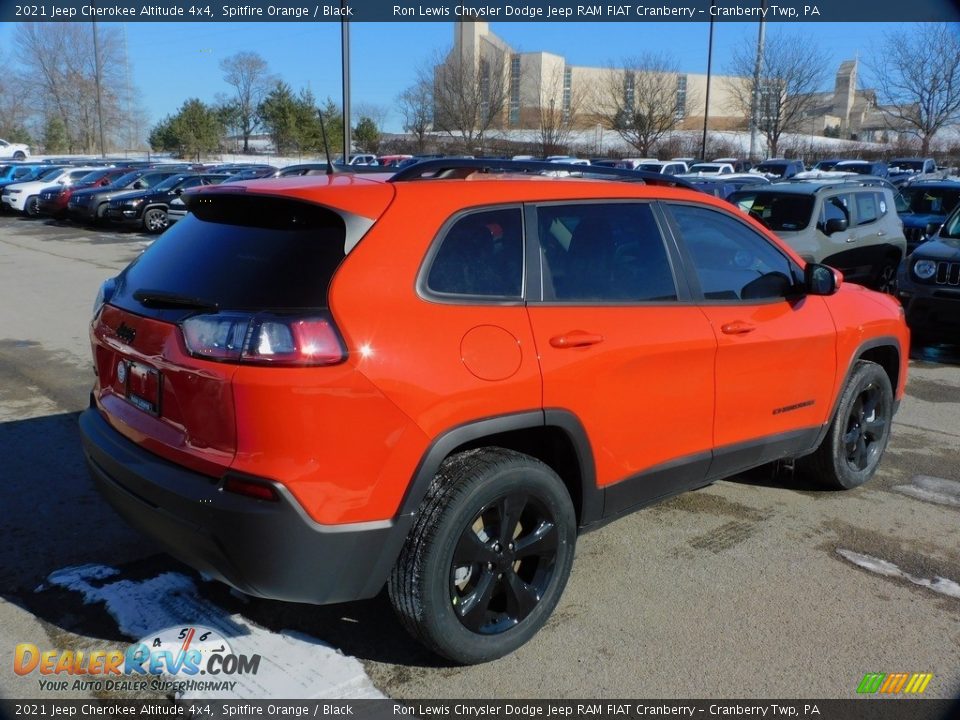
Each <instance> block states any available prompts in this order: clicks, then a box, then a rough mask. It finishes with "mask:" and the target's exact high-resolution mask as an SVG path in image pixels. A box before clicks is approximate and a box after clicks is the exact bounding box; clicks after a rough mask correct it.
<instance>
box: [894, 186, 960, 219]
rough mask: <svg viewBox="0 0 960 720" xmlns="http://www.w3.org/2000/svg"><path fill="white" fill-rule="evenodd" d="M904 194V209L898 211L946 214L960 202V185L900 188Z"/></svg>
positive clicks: (919, 213)
mask: <svg viewBox="0 0 960 720" xmlns="http://www.w3.org/2000/svg"><path fill="white" fill-rule="evenodd" d="M900 194H901V195H903V199H904V206H905V207H904V209H903V210H899V209H898V212H911V213H917V214H918V215H946V214H947V213H948V212H950V211H951V210H953V208H955V207H956V206H957V205H958V204H960V186H958V187H957V188H956V189H953V188H921V187H912V188H911V187H907V188H902V189H901V190H900Z"/></svg>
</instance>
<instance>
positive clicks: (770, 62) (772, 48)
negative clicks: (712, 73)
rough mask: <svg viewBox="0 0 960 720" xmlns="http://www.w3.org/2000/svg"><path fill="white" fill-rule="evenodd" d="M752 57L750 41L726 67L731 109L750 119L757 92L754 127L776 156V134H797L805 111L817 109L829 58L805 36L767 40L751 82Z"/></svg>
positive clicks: (740, 46) (737, 48)
mask: <svg viewBox="0 0 960 720" xmlns="http://www.w3.org/2000/svg"><path fill="white" fill-rule="evenodd" d="M756 53H757V51H756V46H755V45H754V44H753V43H752V42H751V41H744V42H741V43H739V44H737V45H735V46H734V49H733V51H732V53H731V58H730V63H729V65H728V74H729V75H731V76H732V78H731V79H730V80H729V81H728V83H727V91H728V93H729V97H730V100H731V104H732V107H731V110H733V111H734V112H737V113H742V115H743V117H744V118H750V116H751V112H752V108H753V98H754V90H755V89H756V90H757V97H758V98H759V104H758V106H757V122H758V125H757V127H758V129H759V131H760V132H761V133H762V134H763V136H764V138H765V139H766V141H767V149H768V152H769V154H770V155H771V156H776V154H777V146H778V145H779V143H780V136H781V135H783V134H784V133H785V132H795V131H798V130H799V129H800V128H801V125H802V123H803V120H804V119H805V117H806V116H807V115H808V113H809V111H811V110H812V109H813V108H814V107H815V106H816V105H817V103H818V97H817V95H816V93H817V91H818V90H820V89H821V87H822V85H823V82H824V79H825V78H826V76H827V55H826V53H824V52H823V51H822V50H821V49H820V48H819V47H818V46H817V45H816V43H814V42H813V41H812V40H811V39H810V36H809V35H803V36H800V35H785V34H782V33H781V34H774V35H771V36H768V37H767V40H766V44H765V46H764V51H763V61H762V62H761V63H760V76H759V79H757V80H755V78H754V69H755V67H756V62H757V54H756Z"/></svg>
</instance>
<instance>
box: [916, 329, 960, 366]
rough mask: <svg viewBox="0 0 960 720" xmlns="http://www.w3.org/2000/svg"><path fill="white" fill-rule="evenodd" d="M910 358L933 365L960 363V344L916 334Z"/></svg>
mask: <svg viewBox="0 0 960 720" xmlns="http://www.w3.org/2000/svg"><path fill="white" fill-rule="evenodd" d="M910 359H911V360H913V361H916V362H922V363H930V364H931V365H960V344H957V343H949V342H939V341H936V340H933V339H928V338H924V337H919V336H915V337H914V338H913V339H912V341H911V343H910Z"/></svg>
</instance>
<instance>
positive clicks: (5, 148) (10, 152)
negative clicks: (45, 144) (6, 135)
mask: <svg viewBox="0 0 960 720" xmlns="http://www.w3.org/2000/svg"><path fill="white" fill-rule="evenodd" d="M28 157H30V146H29V145H24V144H23V143H12V142H7V141H6V140H0V159H2V160H26V159H27V158H28Z"/></svg>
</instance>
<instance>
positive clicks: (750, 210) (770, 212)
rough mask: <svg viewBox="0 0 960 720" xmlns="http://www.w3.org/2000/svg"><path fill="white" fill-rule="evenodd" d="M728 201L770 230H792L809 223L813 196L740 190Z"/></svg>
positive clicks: (801, 228) (802, 227) (800, 228)
mask: <svg viewBox="0 0 960 720" xmlns="http://www.w3.org/2000/svg"><path fill="white" fill-rule="evenodd" d="M730 202H731V203H733V204H734V205H736V206H737V207H738V208H740V209H741V210H743V211H744V212H745V213H747V214H749V215H751V216H752V217H754V218H756V219H757V220H759V221H760V222H761V223H763V224H764V225H766V226H767V227H768V228H770V229H771V230H775V231H784V232H794V231H797V230H803V229H804V228H805V227H807V226H808V225H809V224H810V218H811V217H812V215H813V206H814V198H813V196H811V195H798V194H796V193H776V192H770V191H749V190H741V191H740V192H736V193H734V194H733V195H731V196H730Z"/></svg>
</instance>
